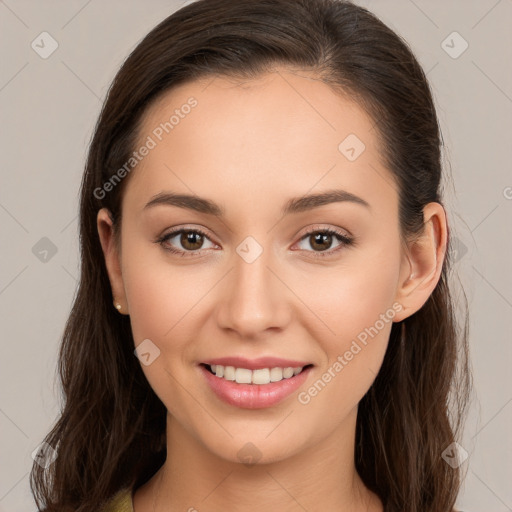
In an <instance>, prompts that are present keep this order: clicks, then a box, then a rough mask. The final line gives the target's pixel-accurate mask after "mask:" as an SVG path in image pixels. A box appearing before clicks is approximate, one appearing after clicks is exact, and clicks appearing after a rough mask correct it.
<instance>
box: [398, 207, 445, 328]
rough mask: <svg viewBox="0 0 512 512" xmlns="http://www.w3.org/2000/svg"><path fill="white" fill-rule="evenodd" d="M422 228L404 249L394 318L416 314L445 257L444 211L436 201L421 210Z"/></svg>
mask: <svg viewBox="0 0 512 512" xmlns="http://www.w3.org/2000/svg"><path fill="white" fill-rule="evenodd" d="M423 223H424V231H423V233H422V235H421V236H420V237H419V238H418V239H416V240H414V241H413V242H411V244H410V245H409V246H408V247H407V250H406V251H405V252H404V254H403V257H402V264H401V267H400V279H399V283H398V284H399V287H398V289H397V293H396V297H395V300H396V302H398V303H399V304H401V305H402V307H403V309H402V310H401V311H400V312H398V313H397V314H396V315H395V317H394V320H393V321H395V322H400V321H401V320H404V319H405V318H407V317H409V316H411V315H412V314H414V313H416V311H418V310H419V309H421V307H422V306H423V305H424V304H425V302H427V300H428V298H429V297H430V295H431V294H432V292H433V291H434V288H435V287H436V285H437V283H438V282H439V278H440V276H441V271H442V269H443V262H444V259H445V256H446V244H447V237H448V227H447V221H446V212H445V210H444V208H443V206H442V205H441V204H439V203H429V204H427V205H426V206H425V207H424V209H423Z"/></svg>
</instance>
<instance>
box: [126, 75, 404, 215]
mask: <svg viewBox="0 0 512 512" xmlns="http://www.w3.org/2000/svg"><path fill="white" fill-rule="evenodd" d="M149 140H151V141H152V142H151V146H152V149H151V150H150V151H149V152H147V153H148V154H147V155H146V156H144V157H143V158H142V159H141V161H140V162H139V163H138V164H137V166H136V168H135V169H134V171H133V173H132V175H131V176H130V183H128V187H127V190H126V194H125V195H126V197H125V199H124V201H123V202H125V201H129V202H130V204H132V206H134V207H136V208H138V209H142V208H143V206H144V204H145V203H144V202H145V201H147V200H148V198H149V197H151V196H152V195H155V194H158V193H159V192H161V191H162V190H166V189H170V190H173V191H176V190H177V191H180V192H184V193H194V194H197V195H200V196H202V197H210V198H214V197H215V195H216V194H218V195H219V197H222V202H224V203H226V202H230V203H232V204H233V206H235V203H237V205H238V206H239V207H242V206H243V205H245V206H250V205H251V204H254V203H256V202H261V200H262V198H264V200H265V201H269V202H270V201H273V200H274V199H275V200H276V201H279V203H280V204H279V206H281V204H282V202H283V197H288V196H290V197H291V196H299V195H303V194H306V193H307V192H308V191H315V189H317V190H322V189H328V188H329V189H332V188H339V187H340V186H343V188H345V189H347V190H348V191H350V192H352V193H354V194H357V195H361V196H363V197H364V196H366V197H368V196H372V195H375V196H378V195H379V194H380V195H381V196H382V191H380V192H379V189H382V188H387V189H389V190H386V191H384V196H382V197H381V199H383V200H384V199H388V200H394V199H396V197H395V195H396V191H395V188H394V183H393V179H392V177H391V175H390V173H389V171H387V170H386V169H385V168H384V167H383V165H382V162H381V161H382V158H381V148H380V145H379V141H378V138H377V133H376V131H375V129H374V121H373V120H372V118H371V117H370V116H369V115H368V114H367V113H366V112H365V111H364V110H363V109H362V108H361V107H360V106H359V105H358V103H357V102H355V101H353V100H352V99H350V98H349V97H348V96H346V95H341V94H339V93H337V92H335V91H334V90H333V89H332V88H331V87H329V86H328V85H327V84H325V83H323V82H322V81H321V80H320V79H318V78H317V77H315V76H314V75H312V74H310V73H306V72H303V71H300V72H298V71H291V70H286V69H284V68H281V69H279V68H278V69H276V70H275V71H273V72H269V73H265V74H264V75H261V76H260V77H259V78H258V79H256V80H249V81H245V82H242V81H240V80H234V79H228V78H224V77H219V76H217V77H209V78H206V79H202V80H200V81H194V82H188V83H185V84H182V85H180V86H178V87H175V88H173V89H172V90H170V91H168V92H166V93H165V94H163V95H162V96H161V97H160V98H159V99H158V100H157V101H156V102H154V103H153V104H152V105H151V107H150V108H149V109H148V110H147V111H146V113H145V116H144V118H143V122H142V124H141V130H140V133H139V145H143V144H144V143H145V142H147V141H149ZM372 184H373V185H372ZM233 192H236V193H235V194H233ZM386 194H387V196H386ZM143 203H144V204H143Z"/></svg>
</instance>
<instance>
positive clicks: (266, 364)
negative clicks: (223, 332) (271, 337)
mask: <svg viewBox="0 0 512 512" xmlns="http://www.w3.org/2000/svg"><path fill="white" fill-rule="evenodd" d="M203 363H204V364H208V365H212V364H220V365H221V366H234V367H235V368H247V369H248V370H259V369H261V368H276V367H279V368H288V367H290V366H291V367H292V368H296V367H298V366H301V367H304V366H307V365H308V364H312V363H308V362H304V361H295V360H292V359H281V358H280V357H271V356H268V357H258V358H257V359H246V358H245V357H236V356H235V357H217V358H215V359H208V360H207V361H203Z"/></svg>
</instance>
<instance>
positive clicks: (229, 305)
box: [217, 249, 292, 339]
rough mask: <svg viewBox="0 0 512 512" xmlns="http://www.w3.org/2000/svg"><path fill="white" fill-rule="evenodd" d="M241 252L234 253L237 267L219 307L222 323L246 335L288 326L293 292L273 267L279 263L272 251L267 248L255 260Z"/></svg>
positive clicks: (220, 321)
mask: <svg viewBox="0 0 512 512" xmlns="http://www.w3.org/2000/svg"><path fill="white" fill-rule="evenodd" d="M240 254H242V255H243V253H242V252H241V253H240ZM240 254H239V253H234V254H233V265H234V268H233V270H232V271H231V272H229V274H228V276H226V280H225V281H224V284H223V289H222V292H221V298H220V299H219V302H218V309H217V322H218V325H219V327H220V328H222V329H227V330H231V331H235V332H236V333H238V335H239V336H240V338H243V339H246V338H250V339H254V338H257V337H259V336H261V335H262V334H264V333H266V331H270V330H274V331H276V330H282V329H285V328H286V326H287V324H288V323H289V322H290V318H291V304H290V301H289V299H290V296H291V295H292V294H291V292H290V290H289V289H288V288H287V286H286V285H285V284H284V283H283V281H285V280H284V279H282V277H281V279H280V278H278V277H277V275H278V274H279V272H276V270H275V269H274V268H272V267H275V266H276V265H272V257H271V256H272V255H271V253H270V251H269V250H266V249H264V250H263V252H262V253H261V254H260V255H259V256H258V257H257V258H256V259H255V260H254V261H251V258H249V259H244V257H242V256H240Z"/></svg>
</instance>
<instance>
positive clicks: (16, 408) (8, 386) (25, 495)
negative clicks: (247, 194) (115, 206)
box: [0, 0, 512, 512]
mask: <svg viewBox="0 0 512 512" xmlns="http://www.w3.org/2000/svg"><path fill="white" fill-rule="evenodd" d="M186 3H189V2H186ZM358 3H360V4H361V5H364V6H366V7H368V8H370V10H372V11H373V12H375V13H376V14H377V15H379V17H381V19H382V20H383V21H384V22H385V23H387V24H388V25H389V26H390V27H391V28H393V29H394V30H395V31H397V32H398V33H399V34H401V35H402V36H403V37H404V38H405V39H406V40H407V41H408V42H409V44H410V45H411V47H412V48H413V50H414V51H415V53H416V55H417V57H418V58H419V60H420V62H421V64H422V65H423V67H424V69H425V70H426V71H427V72H428V78H429V79H430V81H431V84H432V87H433V90H434V94H435V98H436V103H437V107H438V114H439V117H440V122H441V127H442V130H443V135H444V140H445V143H446V145H447V147H448V151H447V153H446V155H445V156H446V162H447V168H448V169H450V168H451V173H452V176H453V183H452V182H447V185H446V196H445V197H446V202H447V208H448V213H449V222H450V223H451V227H452V230H453V232H454V235H455V237H456V238H457V242H456V244H457V254H456V258H457V271H458V274H459V276H460V279H461V282H462V283H463V286H464V288H465V290H466V294H467V296H468V300H469V306H470V313H471V337H470V344H471V351H472V354H471V357H472V365H473V369H474V370H473V371H474V379H475V388H476V396H475V398H474V400H473V405H472V409H471V413H470V417H469V420H468V422H467V427H466V432H465V436H464V439H463V441H462V442H461V445H462V446H463V448H464V449H465V450H466V451H467V452H468V453H469V457H468V459H467V460H465V461H464V462H463V468H464V470H465V471H466V473H467V476H466V481H465V484H464V487H463V489H462V491H461V494H460V496H459V500H458V503H457V505H458V507H459V508H461V509H463V510H465V511H466V512H476V511H482V512H487V511H490V510H492V511H494V512H501V511H510V510H512V488H511V486H510V481H511V479H512V464H511V460H512V457H511V454H512V441H511V439H512V436H511V435H510V433H511V432H512V404H511V402H512V387H511V385H510V384H511V379H510V367H511V362H512V358H511V354H512V343H511V340H512V336H511V334H512V332H511V331H512V330H511V325H512V322H511V318H512V274H511V272H510V261H512V258H511V254H512V250H511V249H512V236H511V235H512V233H511V225H512V224H511V213H512V188H511V187H512V173H511V172H510V170H511V166H510V162H511V159H510V148H511V139H512V137H511V135H512V116H511V113H512V71H511V62H512V31H510V26H511V22H512V0H499V1H496V0H479V1H475V0H472V1H467V0H466V1H463V0H458V1H441V0H436V1H430V2H429V1H426V0H414V1H413V0H381V1H371V0H367V1H361V2H358ZM182 5H184V3H183V2H180V1H174V2H173V1H170V0H167V1H163V0H153V1H151V2H143V1H142V0H137V1H130V2H126V1H121V0H116V1H112V0H111V1H108V2H106V1H99V0H89V1H86V0H85V1H84V0H80V1H69V0H66V1H47V2H38V1H36V0H31V1H28V0H25V1H24V0H18V1H15V0H5V1H1V0H0V43H1V48H2V61H1V62H2V65H1V69H0V108H1V116H2V117H1V119H2V122H1V123H0V130H1V132H0V140H1V144H2V152H1V167H0V169H1V170H0V173H1V174H0V175H1V187H0V226H1V230H2V231H1V244H2V245H1V247H2V251H1V264H0V315H1V319H2V324H1V325H2V337H1V357H0V389H1V390H2V391H1V397H0V432H1V440H0V511H9V512H15V511H22V510H23V511H26V510H34V509H35V506H34V503H33V500H32V498H31V495H30V492H29V487H28V474H29V471H30V468H31V465H32V458H31V453H32V452H33V451H34V450H35V449H36V448H37V447H38V446H39V444H40V443H41V441H42V439H43V436H44V435H45V434H46V433H47V431H48V429H49V428H50V427H51V425H52V424H53V421H54V420H55V418H56V416H57V414H58V411H59V407H60V404H59V398H60V393H59V388H58V386H57V385H56V383H55V371H56V360H57V350H58V347H59V342H60V337H61V334H62V330H63V327H64V323H65V321H66V319H67V316H68V313H69V310H70V306H71V302H72V299H73V296H74V293H75V289H76V285H77V280H76V279H77V275H78V268H79V261H78V254H79V248H78V231H77V204H78V187H79V183H80V178H81V174H82V171H83V165H84V160H85V155H86V151H87V145H88V142H89V140H90V137H91V134H92V130H93V127H94V124H95V122H96V118H97V116H98V114H99V111H100V107H101V104H102V101H103V99H104V97H105V94H106V92H107V88H108V86H109V84H110V82H111V80H112V79H113V77H114V75H115V73H116V71H117V70H118V68H119V66H120V64H121V63H122V61H123V60H124V58H125V57H126V56H127V55H128V53H129V52H130V51H131V50H132V49H133V48H134V46H135V45H136V44H137V43H138V42H139V41H140V39H141V38H142V37H143V36H144V35H145V34H146V33H147V32H148V31H149V30H150V29H152V28H153V27H154V26H155V25H156V24H157V23H158V22H160V21H161V20H162V19H164V18H165V17H166V16H168V15H169V14H171V13H172V12H173V11H174V10H176V9H177V8H179V7H181V6H182ZM43 31H46V32H48V33H49V34H51V36H52V37H53V38H54V39H55V40H56V41H57V43H58V48H57V50H56V51H55V52H54V53H53V54H52V55H50V56H49V57H48V58H47V59H43V58H41V57H40V55H39V54H38V53H36V51H35V50H34V49H32V47H31V44H32V41H34V40H35V42H36V43H38V41H39V45H40V46H42V43H40V41H41V37H39V35H40V34H41V33H42V32H43ZM454 31H456V32H457V33H458V34H460V36H458V35H453V34H452V33H453V32H454ZM45 37H46V36H45ZM45 41H46V42H45V48H46V49H48V48H50V46H49V39H46V40H45ZM443 41H445V42H444V43H443ZM464 41H466V42H467V44H468V48H467V49H466V50H465V51H464V52H463V53H460V52H461V50H463V49H464V46H465V43H464ZM459 53H460V55H459ZM45 237H46V239H45ZM41 239H43V240H42V241H41ZM47 239H48V240H47ZM45 250H46V251H48V252H44V251H45ZM55 251H56V252H55Z"/></svg>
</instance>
